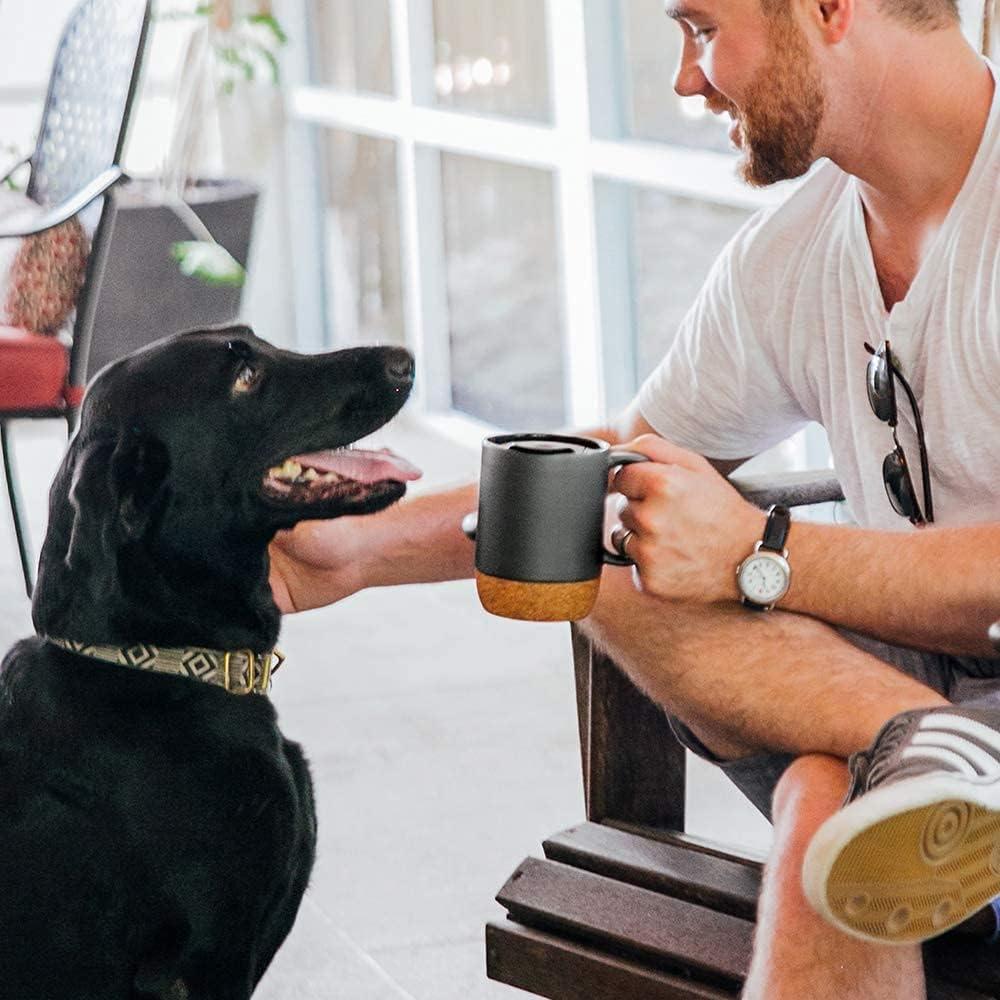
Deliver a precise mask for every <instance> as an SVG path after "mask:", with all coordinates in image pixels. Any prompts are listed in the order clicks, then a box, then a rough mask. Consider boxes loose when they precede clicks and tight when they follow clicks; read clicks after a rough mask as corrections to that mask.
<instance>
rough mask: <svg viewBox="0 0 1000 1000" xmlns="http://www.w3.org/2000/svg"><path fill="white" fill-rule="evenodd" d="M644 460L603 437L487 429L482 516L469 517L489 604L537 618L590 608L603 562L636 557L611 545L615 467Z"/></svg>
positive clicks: (571, 616)
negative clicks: (490, 432) (608, 531)
mask: <svg viewBox="0 0 1000 1000" xmlns="http://www.w3.org/2000/svg"><path fill="white" fill-rule="evenodd" d="M645 461H648V459H647V458H646V456H645V455H640V454H638V453H637V452H634V451H622V450H620V449H614V448H612V447H611V446H610V445H608V444H607V442H605V441H599V440H597V439H596V438H586V437H572V436H569V435H564V434H501V435H499V436H497V437H491V438H487V439H486V440H485V441H484V442H483V455H482V473H481V476H480V483H479V513H478V517H477V518H475V519H474V518H473V517H472V516H470V517H469V518H466V521H465V522H464V523H463V528H464V529H465V530H466V534H468V535H469V536H470V537H474V538H475V539H476V588H477V590H478V591H479V599H480V601H481V602H482V605H483V607H484V608H486V610H487V611H490V612H492V613H493V614H495V615H502V616H503V617H505V618H520V619H526V620H529V621H576V620H577V619H579V618H585V617H586V616H587V615H588V614H589V613H590V610H591V608H592V607H593V606H594V601H595V600H596V599H597V591H598V587H599V585H600V580H601V567H602V566H603V565H604V564H605V563H613V564H614V565H616V566H630V565H631V564H632V563H631V560H629V559H627V558H625V557H624V556H622V555H620V554H619V553H618V552H612V551H610V550H608V549H607V548H605V546H604V542H603V528H604V501H605V498H606V496H607V489H608V472H609V471H610V470H611V469H613V468H614V467H615V466H617V465H627V464H630V463H632V462H645Z"/></svg>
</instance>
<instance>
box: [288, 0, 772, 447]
mask: <svg viewBox="0 0 1000 1000" xmlns="http://www.w3.org/2000/svg"><path fill="white" fill-rule="evenodd" d="M302 11H303V16H305V17H312V18H313V20H310V21H308V22H307V23H309V24H313V23H317V24H319V29H318V30H316V31H314V32H312V40H313V49H314V51H313V54H312V59H311V60H310V65H311V75H310V77H309V79H308V80H306V81H304V82H303V83H302V85H300V86H298V87H296V88H295V89H294V91H293V94H292V108H293V114H294V117H295V118H296V119H297V121H298V122H299V123H300V124H301V125H302V126H303V127H305V128H308V129H312V130H313V132H314V134H315V135H318V136H320V137H321V141H320V143H319V146H320V148H321V152H322V155H323V156H324V157H325V158H326V163H325V164H324V166H323V169H322V171H321V176H322V177H324V178H325V180H324V185H325V187H324V190H323V191H322V192H321V195H320V198H321V207H322V210H321V211H317V212H316V213H314V217H315V218H317V219H319V220H321V222H320V225H321V226H322V228H323V230H324V232H323V233H322V234H321V236H320V238H319V240H318V245H321V246H322V247H323V248H324V249H323V252H324V254H325V256H326V261H325V266H324V268H323V274H324V275H325V279H326V287H325V297H326V300H327V303H326V307H325V309H324V310H323V311H324V319H325V322H326V331H327V332H326V337H327V342H328V343H329V344H330V345H336V344H340V343H344V344H346V343H354V342H356V341H357V340H358V339H392V340H398V339H403V341H404V342H405V343H407V344H409V345H410V346H411V348H413V349H414V351H415V353H416V354H417V365H418V372H417V405H418V406H419V407H421V409H422V412H423V413H424V414H425V415H427V417H428V418H429V419H433V418H434V417H435V416H436V415H438V414H450V415H451V416H452V417H454V415H455V414H456V413H458V414H464V415H467V416H468V417H469V418H470V424H469V426H470V429H471V433H472V435H473V436H474V439H475V440H478V437H479V436H481V430H482V423H483V422H485V423H487V424H491V425H496V426H500V427H505V428H517V429H542V428H553V427H559V426H577V427H581V426H594V425H595V424H598V423H599V422H601V421H603V420H605V419H606V418H607V417H608V416H609V415H610V414H612V413H614V412H616V411H617V410H619V409H620V408H621V406H622V405H624V404H625V403H626V402H627V401H628V400H629V399H630V398H631V397H632V395H633V394H634V393H635V391H636V389H637V388H638V386H639V384H640V382H641V380H642V379H643V378H644V377H645V375H646V374H647V373H648V372H649V371H650V369H651V368H652V367H653V366H654V365H655V363H656V361H657V360H658V359H659V357H660V356H662V353H663V351H664V349H665V347H666V346H667V345H668V343H669V341H670V338H671V337H672V336H673V334H674V331H675V330H676V329H677V325H678V323H679V321H680V318H681V317H682V316H683V315H684V312H685V311H686V310H687V308H688V306H689V305H690V304H691V302H692V301H693V298H694V296H695V293H696V291H697V288H698V287H699V285H700V284H701V282H702V280H703V279H704V277H705V275H706V274H707V272H708V269H709V267H710V265H711V262H712V261H713V259H714V258H715V256H716V255H717V254H718V252H719V250H720V249H721V247H722V246H723V245H724V244H725V242H726V241H727V240H728V239H729V237H730V236H731V235H732V234H733V233H734V232H735V231H736V229H737V228H738V227H739V226H740V225H741V224H742V223H743V222H744V221H745V220H746V219H747V218H748V217H749V215H750V214H751V213H752V212H753V211H754V210H755V209H756V208H757V207H759V206H761V205H763V204H767V203H770V202H773V201H775V200H778V199H780V198H781V197H783V192H782V191H775V190H770V191H766V192H759V191H753V190H751V189H750V188H748V187H746V186H744V185H743V184H742V183H741V182H740V181H739V180H738V179H737V178H736V175H735V170H734V165H735V160H734V154H733V153H732V152H731V151H730V150H729V149H728V139H727V129H726V127H725V125H723V124H722V123H721V122H720V121H718V120H717V119H716V118H715V117H714V116H711V115H709V114H706V113H705V112H704V110H703V109H702V107H701V103H702V102H701V100H700V99H695V100H693V101H692V100H681V99H679V98H677V97H676V95H674V93H673V91H672V86H671V81H672V78H673V73H674V68H675V66H674V64H675V62H676V58H677V54H678V49H679V39H680V35H679V32H678V30H677V28H676V26H675V25H673V24H672V23H670V22H669V20H668V19H667V18H666V16H665V15H664V14H663V12H662V8H661V7H660V6H659V5H658V4H650V3H648V2H644V0H581V2H579V3H573V2H570V0H562V2H548V3H539V2H538V0H382V2H371V0H336V2H334V3H330V4H326V3H320V2H319V0H302ZM338 39H339V40H338ZM345 39H346V41H345ZM362 54H364V58H362ZM352 136H353V137H354V138H353V139H350V138H349V137H352ZM365 150H368V152H365ZM374 150H377V152H373V151H374ZM393 253H395V254H397V255H398V257H397V259H396V260H395V261H393V260H392V259H391V257H392V254H393ZM455 423H456V421H455V420H454V419H451V420H450V421H449V425H450V426H454V425H455Z"/></svg>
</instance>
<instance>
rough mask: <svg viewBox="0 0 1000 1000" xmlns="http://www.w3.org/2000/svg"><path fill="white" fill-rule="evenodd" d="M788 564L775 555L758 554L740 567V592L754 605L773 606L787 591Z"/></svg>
mask: <svg viewBox="0 0 1000 1000" xmlns="http://www.w3.org/2000/svg"><path fill="white" fill-rule="evenodd" d="M788 576H789V573H788V563H786V562H785V560H784V559H782V558H781V556H779V555H778V554H777V553H769V552H758V553H757V554H756V555H752V556H750V558H749V559H746V560H745V561H744V562H743V565H742V566H740V572H739V577H738V578H737V579H738V581H739V586H740V592H741V593H742V594H743V596H744V597H746V598H747V600H750V601H753V602H754V603H755V604H773V603H774V602H775V601H776V600H777V599H778V598H779V597H781V596H782V594H784V593H785V591H786V590H787V589H788Z"/></svg>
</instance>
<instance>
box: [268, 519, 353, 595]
mask: <svg viewBox="0 0 1000 1000" xmlns="http://www.w3.org/2000/svg"><path fill="white" fill-rule="evenodd" d="M352 521H357V518H350V517H344V518H339V519H337V520H335V521H301V522H300V523H299V524H297V525H296V526H295V527H294V528H293V529H292V530H291V531H280V532H278V534H277V535H276V536H275V539H274V541H273V542H271V550H270V556H271V592H272V593H273V595H274V601H275V603H276V604H277V605H278V608H279V609H280V610H281V611H282V612H284V613H286V614H287V613H289V612H292V611H306V610H308V609H309V608H316V607H320V606H322V605H324V604H333V603H334V602H335V601H339V600H341V599H343V598H345V597H349V596H350V595H351V594H354V593H356V592H357V591H359V590H362V589H363V588H364V587H365V586H366V583H365V579H364V574H363V572H362V568H361V567H362V564H363V563H362V555H363V553H361V552H358V551H357V545H356V543H357V540H358V532H357V531H354V530H352V528H351V522H352Z"/></svg>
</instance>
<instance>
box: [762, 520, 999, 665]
mask: <svg viewBox="0 0 1000 1000" xmlns="http://www.w3.org/2000/svg"><path fill="white" fill-rule="evenodd" d="M788 549H789V558H790V560H791V562H792V567H793V570H792V584H791V587H790V589H789V591H788V593H787V594H786V595H785V597H784V598H783V599H782V602H781V606H782V607H784V608H786V609H788V610H790V611H798V612H801V613H804V614H809V615H812V616H813V617H815V618H820V619H822V620H824V621H827V622H830V623H832V624H836V625H843V626H846V627H847V628H851V629H854V630H855V631H858V632H864V633H867V634H869V635H874V636H877V637H878V638H880V639H884V640H886V641H888V642H892V643H897V644H900V645H907V646H915V647H918V648H924V649H931V650H936V651H939V652H945V653H952V654H955V655H971V656H991V655H996V653H995V651H994V650H993V647H992V646H991V645H990V644H989V642H988V640H987V638H986V630H987V628H988V627H989V626H990V624H991V623H992V622H994V621H995V620H997V619H1000V572H998V570H997V567H998V566H1000V525H998V524H988V525H974V526H969V527H960V528H925V529H922V530H920V531H916V532H913V533H910V534H895V533H891V532H882V531H868V530H864V529H860V528H851V527H846V526H842V525H829V524H814V523H809V522H793V526H792V529H791V532H790V533H789V537H788Z"/></svg>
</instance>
